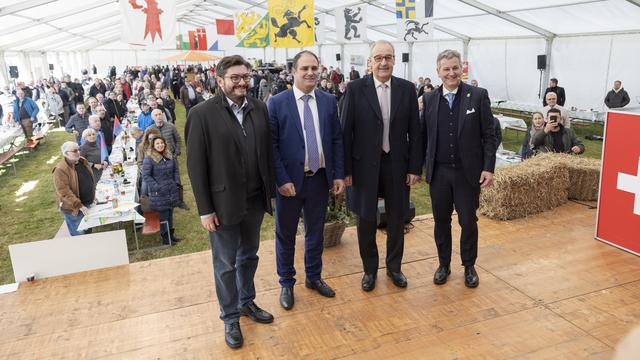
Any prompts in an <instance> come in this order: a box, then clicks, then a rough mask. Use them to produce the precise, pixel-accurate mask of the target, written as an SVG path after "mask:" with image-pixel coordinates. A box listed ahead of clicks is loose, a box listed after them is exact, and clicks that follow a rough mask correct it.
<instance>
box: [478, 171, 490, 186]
mask: <svg viewBox="0 0 640 360" xmlns="http://www.w3.org/2000/svg"><path fill="white" fill-rule="evenodd" d="M491 185H493V173H491V172H488V171H483V172H482V173H481V174H480V187H481V188H486V187H489V186H491Z"/></svg>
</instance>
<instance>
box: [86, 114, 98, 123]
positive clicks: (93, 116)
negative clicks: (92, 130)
mask: <svg viewBox="0 0 640 360" xmlns="http://www.w3.org/2000/svg"><path fill="white" fill-rule="evenodd" d="M91 119H98V122H100V116H99V115H89V119H87V120H89V124H91Z"/></svg>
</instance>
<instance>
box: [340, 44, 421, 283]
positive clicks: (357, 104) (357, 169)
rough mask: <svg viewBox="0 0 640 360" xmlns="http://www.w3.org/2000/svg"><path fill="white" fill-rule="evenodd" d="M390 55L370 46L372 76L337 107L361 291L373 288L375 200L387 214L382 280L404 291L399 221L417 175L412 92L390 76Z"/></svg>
mask: <svg viewBox="0 0 640 360" xmlns="http://www.w3.org/2000/svg"><path fill="white" fill-rule="evenodd" d="M394 54H395V52H394V49H393V45H392V44H391V43H390V42H388V41H377V42H375V43H374V44H373V45H372V47H371V52H370V56H369V66H370V67H371V69H372V75H368V76H365V77H363V78H362V79H358V80H355V81H351V82H350V83H349V85H348V86H347V91H346V93H345V94H344V100H343V104H342V122H343V124H344V130H343V131H344V148H345V156H344V158H345V159H344V160H345V175H346V177H345V183H346V184H347V185H352V186H353V188H352V190H353V192H352V195H353V196H352V210H353V211H354V212H355V213H356V214H357V215H358V245H359V247H360V257H361V258H362V264H363V267H364V276H363V278H362V284H361V285H362V289H363V290H364V291H371V290H373V289H374V288H375V282H376V277H377V272H378V247H377V245H376V230H377V228H376V226H377V223H376V213H377V209H378V197H379V196H381V197H384V200H385V211H386V214H387V256H386V265H387V275H388V276H389V277H390V278H391V280H392V281H393V283H394V284H395V285H396V286H398V287H402V288H403V287H406V286H407V279H406V277H405V276H404V274H403V273H402V270H401V265H402V255H403V251H404V219H405V216H406V213H407V211H408V210H409V186H412V185H414V184H415V183H417V182H418V180H419V179H420V174H421V172H422V160H423V157H422V144H421V132H420V121H419V115H418V99H417V95H416V91H415V86H414V85H413V84H412V83H411V82H409V81H406V80H403V79H400V78H397V77H394V76H392V75H391V74H392V73H393V64H394V62H395V56H394Z"/></svg>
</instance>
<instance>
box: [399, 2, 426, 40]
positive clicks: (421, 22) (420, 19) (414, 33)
mask: <svg viewBox="0 0 640 360" xmlns="http://www.w3.org/2000/svg"><path fill="white" fill-rule="evenodd" d="M411 1H412V0H396V18H397V22H396V24H397V33H398V39H399V40H401V41H406V42H414V41H425V40H431V39H433V31H434V30H433V0H413V10H409V9H410V7H411V4H410V2H411ZM399 3H403V4H404V5H405V6H404V7H403V8H402V9H404V10H405V11H404V12H403V11H398V8H399ZM411 15H413V16H411ZM401 16H402V17H401Z"/></svg>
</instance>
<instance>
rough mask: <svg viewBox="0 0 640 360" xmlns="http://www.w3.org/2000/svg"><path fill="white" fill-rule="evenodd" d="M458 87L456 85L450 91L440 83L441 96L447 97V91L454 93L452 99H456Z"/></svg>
mask: <svg viewBox="0 0 640 360" xmlns="http://www.w3.org/2000/svg"><path fill="white" fill-rule="evenodd" d="M458 89H459V88H458V87H457V88H455V89H453V90H452V91H449V90H447V88H446V87H444V85H442V96H444V98H445V99H447V94H448V93H453V94H454V96H453V101H456V100H455V99H456V95H458ZM447 101H448V99H447Z"/></svg>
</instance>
